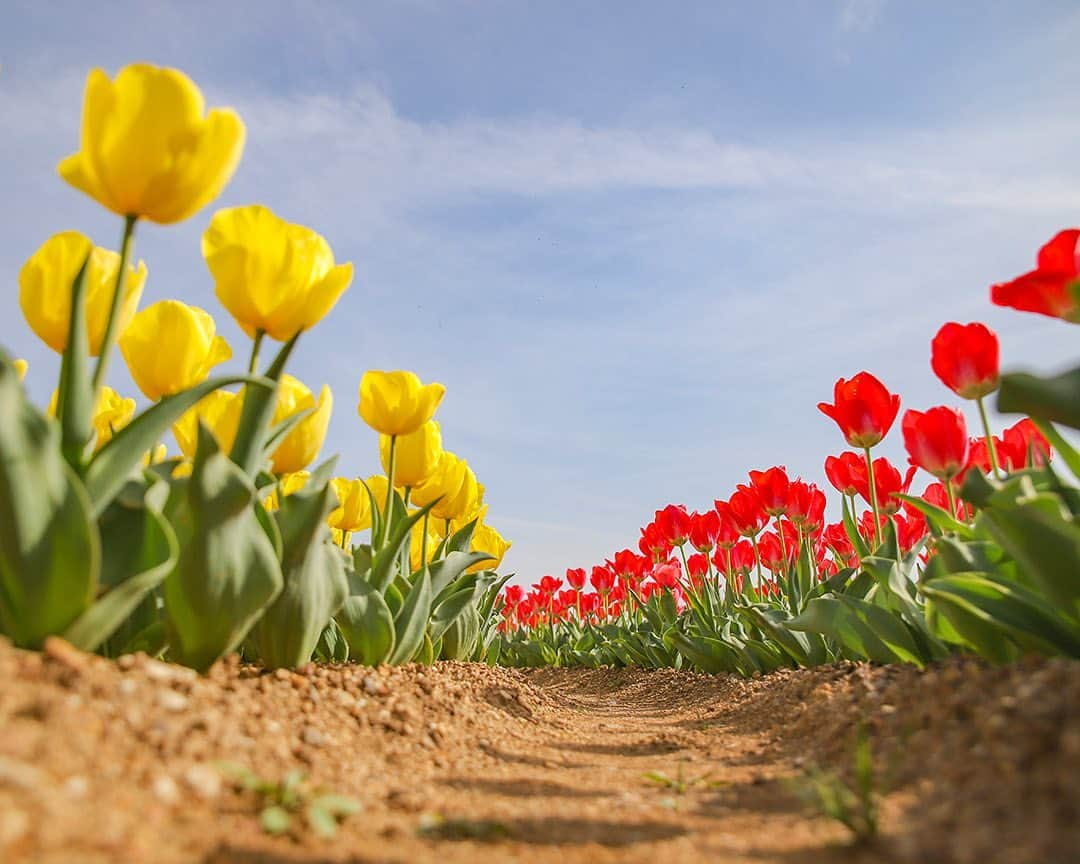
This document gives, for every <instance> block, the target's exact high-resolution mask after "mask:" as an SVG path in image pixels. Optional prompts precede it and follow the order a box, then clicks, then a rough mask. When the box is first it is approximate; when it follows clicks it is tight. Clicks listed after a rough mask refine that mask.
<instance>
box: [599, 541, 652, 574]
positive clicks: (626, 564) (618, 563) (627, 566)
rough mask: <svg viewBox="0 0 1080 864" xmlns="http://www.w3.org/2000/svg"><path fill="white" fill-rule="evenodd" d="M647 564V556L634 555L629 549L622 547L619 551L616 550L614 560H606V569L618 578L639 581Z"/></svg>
mask: <svg viewBox="0 0 1080 864" xmlns="http://www.w3.org/2000/svg"><path fill="white" fill-rule="evenodd" d="M648 564H649V558H647V557H646V556H644V555H635V554H634V553H633V551H632V550H630V549H623V550H622V551H620V552H616V553H615V556H614V560H612V561H608V562H607V565H608V569H609V570H611V572H612V573H615V574H616V575H617V576H618V577H619V578H620V579H626V580H627V581H629V582H639V581H641V578H642V575H643V574H644V572H645V568H646V567H647V566H648Z"/></svg>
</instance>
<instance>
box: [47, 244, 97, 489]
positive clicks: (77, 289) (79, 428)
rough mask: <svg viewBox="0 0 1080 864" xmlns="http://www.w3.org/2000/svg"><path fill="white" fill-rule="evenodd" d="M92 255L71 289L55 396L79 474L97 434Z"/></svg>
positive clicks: (67, 452) (66, 449) (65, 445)
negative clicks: (89, 325)
mask: <svg viewBox="0 0 1080 864" xmlns="http://www.w3.org/2000/svg"><path fill="white" fill-rule="evenodd" d="M89 263H90V253H87V255H86V257H85V258H84V259H83V263H82V266H80V267H79V272H78V273H77V274H76V276H75V281H74V282H73V283H72V285H71V315H70V316H69V318H68V342H67V348H66V349H64V353H63V354H62V355H61V359H60V386H59V387H58V388H57V392H56V418H57V420H59V421H60V430H61V432H60V440H61V448H62V449H63V453H64V458H65V459H67V462H68V464H69V465H70V466H71V467H72V468H73V469H74V470H75V472H76V473H77V474H81V473H82V471H83V469H84V468H85V467H86V458H87V456H88V454H89V450H90V446H91V442H90V438H91V436H92V435H93V434H94V424H93V419H94V403H95V402H96V401H97V400H96V395H97V394H95V393H94V388H93V384H92V382H91V379H90V363H89V356H90V342H89V339H88V337H87V333H86V272H87V269H88V265H89Z"/></svg>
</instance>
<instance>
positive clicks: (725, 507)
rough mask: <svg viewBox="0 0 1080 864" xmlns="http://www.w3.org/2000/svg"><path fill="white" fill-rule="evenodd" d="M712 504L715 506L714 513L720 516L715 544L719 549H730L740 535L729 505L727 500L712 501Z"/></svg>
mask: <svg viewBox="0 0 1080 864" xmlns="http://www.w3.org/2000/svg"><path fill="white" fill-rule="evenodd" d="M713 506H714V507H715V508H716V515H718V516H719V517H720V532H719V533H718V534H717V535H716V545H717V546H719V547H720V548H721V549H730V548H731V547H732V546H734V545H735V544H736V543H738V542H739V537H740V536H742V535H740V534H739V526H738V525H737V524H736V523H735V516H734V514H732V512H731V505H729V504H728V502H727V501H714V502H713Z"/></svg>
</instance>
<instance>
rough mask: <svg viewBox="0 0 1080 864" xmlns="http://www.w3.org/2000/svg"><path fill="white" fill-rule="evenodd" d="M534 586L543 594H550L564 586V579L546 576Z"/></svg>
mask: <svg viewBox="0 0 1080 864" xmlns="http://www.w3.org/2000/svg"><path fill="white" fill-rule="evenodd" d="M533 587H534V588H535V589H536V590H537V591H539V592H540V593H541V594H547V595H549V596H550V595H552V594H554V593H555V592H556V591H558V590H559V589H560V588H561V587H562V579H556V578H555V577H554V576H544V577H543V578H542V579H541V580H540V581H539V582H538V583H537V584H536V585H534V586H533Z"/></svg>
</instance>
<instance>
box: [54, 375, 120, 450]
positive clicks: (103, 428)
mask: <svg viewBox="0 0 1080 864" xmlns="http://www.w3.org/2000/svg"><path fill="white" fill-rule="evenodd" d="M57 401H58V394H57V391H56V390H53V394H52V397H51V398H50V399H49V408H48V414H49V416H50V417H55V416H56V403H57ZM134 416H135V400H134V399H128V398H125V397H123V396H121V395H120V394H119V393H117V392H116V391H115V390H113V389H112V387H102V388H101V392H100V393H99V394H98V397H97V402H96V403H95V405H94V417H93V424H94V432H95V433H96V434H97V438H96V439H95V441H94V450H95V451H96V450H100V449H101V448H102V447H104V446H105V444H106V443H107V442H108V441H109V440H110V439H111V438H112V437H113V435H115V434H116V433H117V432H119V431H120V430H121V429H123V428H124V427H125V426H127V424H128V423H130V422H131V418H132V417H134Z"/></svg>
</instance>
